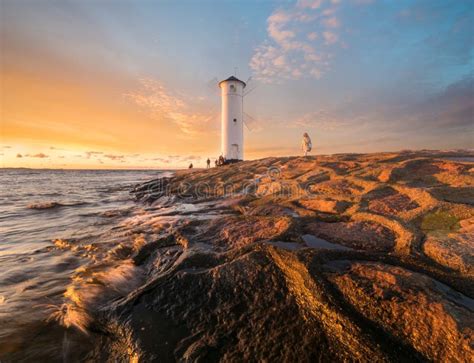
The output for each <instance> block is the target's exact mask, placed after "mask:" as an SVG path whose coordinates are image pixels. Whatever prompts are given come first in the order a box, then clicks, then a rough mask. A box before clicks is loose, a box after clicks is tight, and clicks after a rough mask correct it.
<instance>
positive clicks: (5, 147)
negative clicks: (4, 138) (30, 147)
mask: <svg viewBox="0 0 474 363" xmlns="http://www.w3.org/2000/svg"><path fill="white" fill-rule="evenodd" d="M2 147H3V148H4V149H11V148H12V147H11V146H10V145H5V146H2Z"/></svg>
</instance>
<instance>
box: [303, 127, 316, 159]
mask: <svg viewBox="0 0 474 363" xmlns="http://www.w3.org/2000/svg"><path fill="white" fill-rule="evenodd" d="M312 148H313V144H312V143H311V138H310V137H309V135H308V133H307V132H305V133H304V134H303V140H302V141H301V150H303V152H304V156H306V155H308V153H309V152H310V151H311V149H312Z"/></svg>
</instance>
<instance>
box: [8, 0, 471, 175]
mask: <svg viewBox="0 0 474 363" xmlns="http://www.w3.org/2000/svg"><path fill="white" fill-rule="evenodd" d="M0 6H1V9H0V10H1V11H0V20H1V25H0V26H1V38H0V61H1V83H0V92H1V94H0V97H1V98H0V106H1V113H0V122H1V124H0V127H1V129H0V131H1V135H0V136H1V139H0V147H1V149H0V157H1V161H2V162H1V166H2V167H33V168H91V169H94V168H164V169H170V168H176V167H185V166H187V165H188V164H189V163H190V162H193V164H194V165H195V166H204V164H205V160H206V159H207V158H208V157H210V158H211V159H212V160H213V159H214V158H215V157H217V156H218V155H219V154H220V96H219V90H218V87H217V81H218V80H222V79H225V78H227V77H229V76H230V75H235V76H237V77H238V78H240V79H242V80H244V81H247V82H248V86H247V91H248V92H247V95H246V96H245V98H244V111H245V120H246V125H247V126H246V128H245V132H244V134H245V136H244V137H245V144H244V153H245V158H246V159H256V158H263V157H267V156H285V155H297V154H300V153H301V151H300V141H301V137H302V134H303V133H304V132H308V133H309V134H310V136H311V138H312V140H313V147H314V150H313V153H314V154H331V153H345V152H356V153H360V152H379V151H397V150H404V149H461V148H463V149H468V148H471V149H472V148H474V60H473V55H474V50H473V49H474V2H473V1H468V0H466V1H462V0H456V1H448V0H442V1H438V0H424V1H418V0H396V1H395V0H392V1H388V0H385V1H383V0H297V1H269V0H264V1H263V0H256V1H239V0H233V1H230V0H220V1H217V0H215V1H209V0H199V1H198V0H186V1H178V0H176V1H171V0H168V1H159V0H158V1H149V0H134V1H132V0H115V1H112V0H57V1H51V0H1V2H0Z"/></svg>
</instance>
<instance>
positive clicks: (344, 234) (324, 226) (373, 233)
mask: <svg viewBox="0 0 474 363" xmlns="http://www.w3.org/2000/svg"><path fill="white" fill-rule="evenodd" d="M306 231H307V232H308V233H310V234H313V235H315V236H316V237H319V238H323V239H325V240H327V241H330V242H334V243H338V244H341V245H344V246H347V247H350V248H353V249H360V250H369V251H391V250H392V249H393V248H394V247H395V234H394V233H393V232H392V231H391V230H389V229H388V228H386V227H384V226H382V225H380V224H378V223H376V222H367V221H350V222H335V223H326V222H313V223H310V224H308V225H307V226H306Z"/></svg>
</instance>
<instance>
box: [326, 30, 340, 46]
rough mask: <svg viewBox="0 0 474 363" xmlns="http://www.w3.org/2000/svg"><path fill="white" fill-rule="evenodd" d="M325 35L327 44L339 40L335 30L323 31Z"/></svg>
mask: <svg viewBox="0 0 474 363" xmlns="http://www.w3.org/2000/svg"><path fill="white" fill-rule="evenodd" d="M323 37H324V40H325V42H326V44H334V43H336V42H337V39H338V37H337V35H336V34H335V33H333V32H323Z"/></svg>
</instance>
